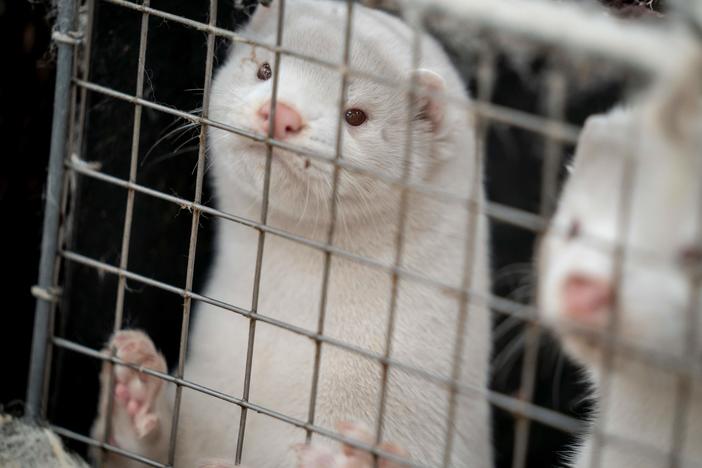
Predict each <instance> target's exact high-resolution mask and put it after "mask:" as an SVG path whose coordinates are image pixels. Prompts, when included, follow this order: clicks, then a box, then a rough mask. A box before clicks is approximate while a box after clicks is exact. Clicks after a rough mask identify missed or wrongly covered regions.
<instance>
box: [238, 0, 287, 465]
mask: <svg viewBox="0 0 702 468" xmlns="http://www.w3.org/2000/svg"><path fill="white" fill-rule="evenodd" d="M277 4H278V25H277V29H276V35H275V45H276V52H275V59H274V63H273V88H272V89H271V111H270V115H269V120H270V125H269V127H268V135H267V138H268V140H267V141H266V173H265V176H264V179H263V198H262V200H261V224H263V225H265V224H266V223H267V222H268V197H269V195H270V188H271V164H272V161H273V145H271V144H270V141H269V140H270V139H272V138H273V135H274V134H275V133H274V132H275V113H276V102H277V100H278V80H279V79H280V46H281V45H282V43H283V19H284V18H285V0H277ZM258 8H268V7H264V6H262V5H259V6H258ZM265 241H266V233H265V231H263V230H262V229H259V231H258V247H257V249H256V269H255V271H254V284H253V294H252V297H251V312H252V313H254V314H256V313H258V295H259V289H260V287H261V267H262V265H263V249H264V245H265ZM255 339H256V318H255V317H252V318H250V319H249V338H248V343H247V346H246V369H245V374H244V390H243V393H242V400H244V401H249V391H250V389H251V365H252V363H253V348H254V340H255ZM247 413H248V409H247V408H245V407H242V408H241V417H240V419H239V434H238V435H237V441H236V456H235V459H234V462H235V463H236V464H237V465H239V464H240V463H241V454H242V451H243V449H244V434H245V432H246V415H247Z"/></svg>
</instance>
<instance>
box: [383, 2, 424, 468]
mask: <svg viewBox="0 0 702 468" xmlns="http://www.w3.org/2000/svg"><path fill="white" fill-rule="evenodd" d="M408 6H409V5H408ZM411 7H412V8H411V9H408V8H407V7H406V8H405V9H404V10H403V12H402V13H403V15H404V16H405V20H406V21H407V23H408V25H410V26H411V27H412V58H411V60H412V63H411V68H410V70H411V76H410V86H409V90H408V92H407V96H408V105H407V129H406V131H407V136H406V138H405V143H404V144H405V148H404V156H403V165H402V176H401V180H402V184H403V185H402V187H401V188H400V209H399V214H398V220H397V234H396V236H395V258H394V262H393V265H394V269H393V272H392V275H391V290H390V305H389V311H388V322H387V326H386V329H385V351H384V352H383V357H384V359H383V360H382V361H381V366H382V367H381V376H380V398H379V401H378V420H377V421H376V426H375V443H376V445H379V444H380V443H381V442H382V439H383V427H384V423H383V421H384V419H385V409H386V405H387V391H388V374H389V373H390V364H389V363H388V361H387V360H388V358H389V357H390V355H391V353H392V337H393V334H394V330H395V315H396V312H397V294H398V288H399V277H398V274H397V269H398V268H399V267H400V265H401V264H402V255H403V252H404V232H405V225H406V222H407V204H408V196H407V187H406V184H407V181H408V180H409V176H410V170H411V165H412V144H413V138H412V137H413V135H412V130H413V127H414V113H415V104H416V103H415V101H416V99H415V96H416V93H417V86H418V84H417V75H416V73H415V70H417V69H418V68H419V65H420V61H421V45H422V44H421V40H422V29H421V24H420V22H421V20H422V18H423V15H424V10H421V11H420V10H419V7H418V6H417V5H412V6H411ZM373 465H374V466H375V467H377V466H378V456H377V455H376V454H373Z"/></svg>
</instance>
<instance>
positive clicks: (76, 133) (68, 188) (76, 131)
mask: <svg viewBox="0 0 702 468" xmlns="http://www.w3.org/2000/svg"><path fill="white" fill-rule="evenodd" d="M83 8H85V13H84V14H85V18H86V21H85V26H84V27H82V28H81V31H80V32H81V33H82V35H83V38H82V40H81V43H80V45H81V47H80V48H76V50H75V53H74V54H73V60H74V66H73V76H74V77H81V78H83V79H84V80H88V77H89V74H90V54H91V48H92V32H93V19H94V14H95V1H94V0H86V1H85V6H84V7H78V15H79V17H80V16H82V15H83ZM81 56H82V57H81ZM81 58H82V61H81V62H80V63H78V60H79V59H81ZM87 95H88V90H87V89H85V88H82V87H78V86H75V87H74V90H73V92H72V97H71V103H72V105H71V120H70V128H69V131H68V137H69V138H70V141H69V143H68V153H67V154H68V156H69V158H73V157H74V156H79V155H80V154H81V151H82V148H83V133H84V129H85V121H86V109H87ZM78 103H79V104H78ZM76 106H78V109H77V112H76ZM76 114H77V115H76ZM76 179H77V177H76V174H75V173H74V172H73V171H70V170H69V171H66V172H65V174H64V182H63V183H64V189H63V190H64V193H63V205H62V207H61V213H62V214H63V216H65V218H64V221H63V225H62V226H61V229H60V234H59V246H61V247H60V248H62V249H65V248H70V245H71V244H72V238H73V232H74V229H75V226H74V225H73V218H74V216H75V215H74V213H75V212H76V204H77V199H76V198H77V197H75V196H72V195H71V194H73V193H76V184H77V180H76ZM62 265H63V262H62V258H61V257H60V256H59V258H58V259H57V262H56V268H55V278H56V279H58V274H59V271H60V270H61V269H63V268H65V270H64V271H65V274H64V277H63V279H62V280H63V283H62V285H61V290H62V291H63V292H66V291H70V290H71V284H70V277H71V273H70V268H71V266H70V264H69V265H67V266H65V267H63V266H62ZM65 300H66V298H64V299H62V301H64V302H65ZM59 303H60V301H58V302H57V303H55V304H54V306H53V309H52V312H51V319H52V321H54V322H52V324H51V326H50V329H51V330H53V333H59V334H63V333H64V331H65V330H64V328H63V327H62V326H61V325H62V324H63V323H65V322H63V321H61V320H59V322H58V325H55V319H56V314H55V309H56V308H60V305H59ZM56 326H58V327H59V328H58V330H57V329H56ZM52 365H53V345H52V343H51V342H50V343H49V348H48V353H47V363H46V369H47V377H46V379H47V383H46V385H45V386H44V395H43V405H44V411H46V412H48V411H50V409H49V388H50V386H51V384H52V383H53V385H55V387H56V388H61V385H62V383H61V382H62V379H63V363H62V362H61V360H59V361H58V362H57V365H56V369H55V370H54V369H52ZM52 377H53V379H52ZM51 379H52V380H51ZM55 405H56V398H53V400H52V409H53V408H55ZM44 419H47V418H46V417H44Z"/></svg>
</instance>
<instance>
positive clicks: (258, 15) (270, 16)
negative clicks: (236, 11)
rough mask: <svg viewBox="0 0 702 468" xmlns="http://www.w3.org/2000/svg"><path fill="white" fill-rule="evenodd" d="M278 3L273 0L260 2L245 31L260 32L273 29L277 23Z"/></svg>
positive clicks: (261, 0)
mask: <svg viewBox="0 0 702 468" xmlns="http://www.w3.org/2000/svg"><path fill="white" fill-rule="evenodd" d="M278 3H279V1H274V0H265V1H264V0H260V1H259V5H258V6H257V7H256V11H254V13H253V15H252V16H251V20H250V21H249V24H248V26H247V29H249V30H250V31H254V32H261V31H263V30H264V29H266V28H270V27H275V24H276V22H277V21H278Z"/></svg>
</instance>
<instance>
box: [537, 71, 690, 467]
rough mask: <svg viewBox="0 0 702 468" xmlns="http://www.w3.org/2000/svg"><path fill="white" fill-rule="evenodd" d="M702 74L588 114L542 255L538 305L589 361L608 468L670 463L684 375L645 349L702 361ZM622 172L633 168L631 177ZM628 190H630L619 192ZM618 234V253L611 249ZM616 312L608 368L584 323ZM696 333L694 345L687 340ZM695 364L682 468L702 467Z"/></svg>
mask: <svg viewBox="0 0 702 468" xmlns="http://www.w3.org/2000/svg"><path fill="white" fill-rule="evenodd" d="M695 69H696V68H695ZM687 71H689V70H687ZM686 76H687V75H686ZM698 76H699V74H689V80H688V79H686V78H685V77H682V78H683V79H682V81H684V83H675V82H673V81H670V82H667V83H663V84H662V85H659V86H658V87H656V88H655V91H654V92H651V93H649V94H647V95H645V96H644V97H643V98H642V99H641V101H640V102H637V103H635V105H633V106H631V107H628V108H619V109H615V110H613V111H610V112H609V113H608V114H605V115H598V116H593V117H590V118H589V119H588V121H587V122H586V124H585V127H584V130H583V133H582V134H581V136H580V139H579V142H578V145H577V151H576V155H575V160H574V164H573V168H572V173H571V175H570V177H569V180H568V181H567V182H566V184H565V186H564V189H563V194H562V196H561V199H560V202H559V206H558V209H557V212H556V214H555V216H554V219H553V222H552V226H551V227H550V229H549V231H548V232H547V234H546V236H545V238H544V241H543V244H542V246H541V250H540V254H539V265H538V268H539V294H538V299H539V306H540V310H541V312H542V314H543V317H544V319H545V321H546V322H547V323H548V324H549V325H550V326H551V328H552V329H553V330H554V331H555V332H556V334H557V335H558V336H559V337H560V338H561V340H562V343H563V345H564V348H565V350H566V352H567V353H568V354H569V355H570V356H571V357H573V358H574V359H575V360H576V361H578V362H579V363H581V364H582V365H583V366H584V368H585V371H586V375H587V377H588V379H589V380H590V381H591V382H592V383H593V384H594V389H595V392H594V395H593V396H594V397H595V398H596V399H599V408H600V411H597V413H596V415H595V416H594V420H593V421H591V424H590V426H591V427H593V426H594V425H595V424H598V425H599V426H600V427H601V428H602V429H603V430H604V432H605V435H604V440H605V441H606V442H605V444H604V445H601V446H600V449H601V450H602V452H601V457H602V458H601V464H600V465H599V466H601V467H603V468H654V467H655V468H659V467H662V466H669V463H670V460H671V459H670V453H671V452H672V451H673V450H674V442H673V441H674V440H675V439H676V437H675V435H674V426H675V414H676V395H677V389H678V384H679V378H678V377H677V375H676V373H675V372H674V370H672V369H666V368H665V367H666V366H665V365H664V364H663V365H656V364H654V363H653V362H651V361H650V359H647V358H646V354H645V353H655V354H658V355H659V356H660V355H662V356H667V357H668V358H672V359H677V360H678V361H679V360H680V359H681V358H684V359H687V360H689V361H690V362H692V363H699V362H700V361H701V360H702V346H700V344H701V343H702V318H701V317H700V304H701V303H700V302H699V301H700V299H702V297H701V291H700V289H699V284H695V283H694V282H692V281H691V276H690V274H689V272H690V271H692V270H694V269H699V268H700V266H702V265H701V264H700V262H701V261H702V250H701V247H702V245H701V243H700V242H701V240H702V235H701V233H700V228H701V226H702V220H701V219H700V216H702V205H701V204H702V190H701V189H702V183H701V181H702V153H700V150H699V149H700V148H701V147H702V146H701V143H702V108H701V107H700V100H699V94H698V89H697V85H696V84H694V83H691V82H692V81H693V80H695V79H697V78H696V77H698ZM625 168H629V169H631V170H632V172H630V174H631V178H630V179H629V180H630V182H625V181H626V180H627V179H626V178H625V177H624V171H625ZM627 186H628V187H629V188H630V192H629V194H630V195H629V196H628V197H622V195H621V194H622V191H623V190H624V189H625V187H627ZM627 200H628V201H627ZM624 206H628V209H627V208H624ZM627 212H628V215H627V219H628V223H627V227H626V228H625V229H624V230H622V229H623V228H622V224H621V223H620V219H621V217H622V216H623V214H624V213H627ZM622 232H624V234H623V235H620V234H621V233H622ZM618 239H619V240H622V241H623V246H624V254H623V257H620V256H619V254H617V250H616V248H615V244H616V242H617V240H618ZM618 259H621V260H622V266H621V270H620V271H621V274H620V275H618V276H616V275H617V274H616V268H615V263H616V262H617V260H618ZM617 278H619V285H618V287H615V286H614V284H615V283H616V282H617ZM615 304H616V306H615ZM693 304H696V305H694V306H693ZM691 307H694V310H693V311H692V316H693V317H692V319H693V321H692V323H690V321H689V319H688V318H689V317H690V310H691V309H690V308H691ZM613 311H614V313H615V314H616V315H615V316H616V332H617V336H618V337H619V338H620V340H621V341H622V342H623V343H624V345H625V348H624V349H622V348H616V349H618V350H617V351H615V354H614V357H613V360H612V366H611V370H610V371H609V372H607V367H605V364H604V361H603V351H604V350H605V349H606V348H605V345H604V342H603V341H597V340H595V339H593V338H592V336H589V337H588V336H587V335H586V334H585V335H584V334H582V333H578V332H577V327H580V328H581V329H585V330H586V331H587V330H588V329H589V330H592V331H594V332H605V331H606V330H607V327H608V322H609V320H610V317H612V314H613ZM690 326H692V327H693V329H692V330H691V328H690ZM690 331H693V332H694V333H696V336H697V338H696V343H694V342H689V341H688V332H690ZM626 347H628V348H631V349H634V350H638V351H639V353H638V354H637V353H636V352H635V351H634V352H632V351H631V349H630V351H629V352H626ZM665 362H666V361H665V360H663V361H662V363H665ZM668 362H672V361H670V360H669V361H668ZM693 368H694V369H696V370H693ZM688 369H689V371H690V372H692V375H693V377H692V378H691V392H690V397H689V405H688V406H687V410H686V412H685V413H684V414H683V416H682V420H683V423H684V425H685V427H686V431H685V436H684V437H682V438H678V440H675V443H678V444H679V447H680V449H681V451H680V455H681V459H680V464H679V465H677V466H680V467H684V468H691V467H693V466H695V467H699V466H702V445H701V444H700V441H702V381H701V380H700V378H699V376H700V373H699V369H700V368H699V366H698V365H697V366H694V365H692V366H690V367H688ZM605 379H608V380H609V382H610V383H609V387H608V391H606V390H607V387H605V386H604V385H603V384H604V381H605ZM621 438H624V440H628V441H629V444H628V445H627V443H626V442H624V443H622V440H621ZM617 439H619V441H620V443H618V442H617ZM631 442H633V444H631ZM594 447H595V444H594V443H593V437H592V435H587V436H585V438H584V441H583V444H582V447H579V448H577V449H576V450H575V451H574V452H575V453H574V454H573V456H572V459H571V462H572V464H573V466H575V467H577V468H585V467H589V466H591V461H592V456H593V452H594V450H593V448H594Z"/></svg>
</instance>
